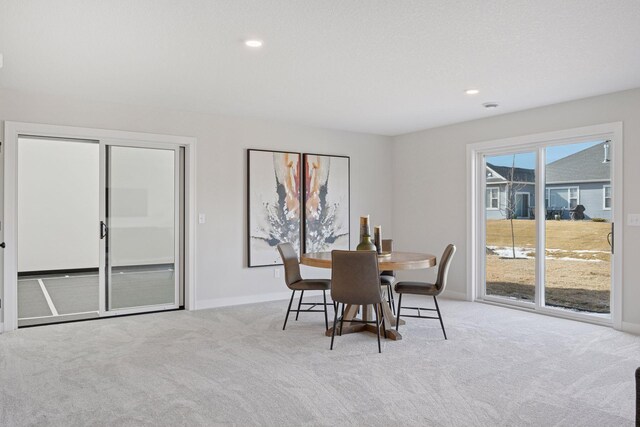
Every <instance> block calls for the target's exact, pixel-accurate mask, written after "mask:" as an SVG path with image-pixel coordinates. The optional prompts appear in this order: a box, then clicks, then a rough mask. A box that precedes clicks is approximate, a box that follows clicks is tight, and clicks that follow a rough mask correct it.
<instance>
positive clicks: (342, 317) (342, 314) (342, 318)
mask: <svg viewBox="0 0 640 427" xmlns="http://www.w3.org/2000/svg"><path fill="white" fill-rule="evenodd" d="M343 323H344V303H342V312H341V313H340V336H342V324H343Z"/></svg>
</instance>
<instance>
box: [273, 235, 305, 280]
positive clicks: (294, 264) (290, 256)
mask: <svg viewBox="0 0 640 427" xmlns="http://www.w3.org/2000/svg"><path fill="white" fill-rule="evenodd" d="M278 252H280V256H281V257H282V263H283V264H284V281H285V283H286V284H287V286H291V285H293V284H294V283H296V282H299V281H300V280H302V276H300V264H299V263H298V254H296V251H295V249H293V245H292V244H291V243H280V244H279V245H278Z"/></svg>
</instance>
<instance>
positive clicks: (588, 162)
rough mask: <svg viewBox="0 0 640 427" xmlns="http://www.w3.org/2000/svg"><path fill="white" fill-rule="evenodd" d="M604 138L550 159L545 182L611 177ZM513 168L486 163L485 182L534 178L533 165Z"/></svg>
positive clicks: (599, 180) (571, 181)
mask: <svg viewBox="0 0 640 427" xmlns="http://www.w3.org/2000/svg"><path fill="white" fill-rule="evenodd" d="M604 144H605V142H601V143H600V144H596V145H594V146H593V147H589V148H586V149H584V150H581V151H578V152H577V153H574V154H571V155H570V156H567V157H563V158H561V159H558V160H556V161H555V162H551V163H549V164H548V165H547V168H546V174H547V176H546V181H547V184H569V183H578V182H602V181H610V180H611V163H609V162H604V161H603V160H604V158H605V149H604ZM511 173H512V168H511V167H510V166H497V165H494V164H491V163H487V184H496V183H503V182H507V181H513V182H535V180H536V174H535V170H534V169H526V168H513V177H512V176H511Z"/></svg>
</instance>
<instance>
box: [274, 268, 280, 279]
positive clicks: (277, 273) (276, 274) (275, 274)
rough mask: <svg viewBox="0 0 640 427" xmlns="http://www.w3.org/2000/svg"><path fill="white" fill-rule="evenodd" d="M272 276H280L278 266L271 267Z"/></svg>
mask: <svg viewBox="0 0 640 427" xmlns="http://www.w3.org/2000/svg"><path fill="white" fill-rule="evenodd" d="M273 277H275V278H276V279H278V278H279V277H280V269H279V268H274V269H273Z"/></svg>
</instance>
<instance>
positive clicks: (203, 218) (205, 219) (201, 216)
mask: <svg viewBox="0 0 640 427" xmlns="http://www.w3.org/2000/svg"><path fill="white" fill-rule="evenodd" d="M198 222H199V223H200V224H204V223H205V222H207V218H206V217H205V215H204V214H203V213H201V214H199V215H198Z"/></svg>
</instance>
